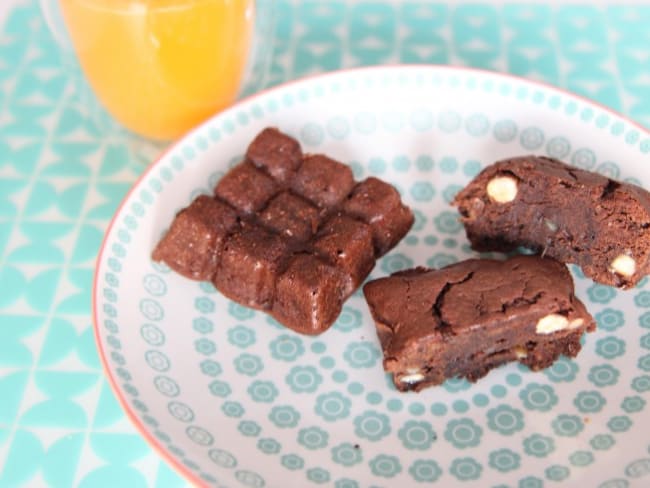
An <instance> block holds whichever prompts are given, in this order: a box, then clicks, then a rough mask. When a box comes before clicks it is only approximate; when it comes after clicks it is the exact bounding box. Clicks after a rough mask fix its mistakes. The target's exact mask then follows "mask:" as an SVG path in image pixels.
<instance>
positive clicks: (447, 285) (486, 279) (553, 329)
mask: <svg viewBox="0 0 650 488" xmlns="http://www.w3.org/2000/svg"><path fill="white" fill-rule="evenodd" d="M363 291H364V294H365V297H366V300H367V302H368V305H369V307H370V311H371V313H372V316H373V318H374V320H375V324H376V328H377V335H378V337H379V341H380V343H381V346H382V349H383V353H384V362H383V364H384V369H385V370H386V371H387V372H389V373H392V377H393V382H394V383H395V386H396V387H397V389H398V390H400V391H407V390H415V391H419V390H421V389H422V388H425V387H427V386H432V385H438V384H440V383H442V382H443V381H445V380H446V379H448V378H455V377H464V378H467V379H468V380H469V381H472V382H474V381H476V380H477V379H479V378H481V377H482V376H484V375H486V374H487V373H488V372H489V371H490V370H491V369H492V368H495V367H497V366H499V365H501V364H504V363H506V362H509V361H519V362H520V363H523V364H525V365H527V366H528V367H529V368H530V369H532V370H539V369H542V368H546V367H548V366H550V365H551V364H552V363H553V362H554V361H555V360H556V359H557V358H558V357H559V356H560V355H561V354H563V355H566V356H570V357H574V356H576V354H578V352H579V351H580V338H581V336H582V334H583V333H584V332H585V331H592V330H594V329H595V323H594V320H593V319H592V317H591V315H589V313H588V312H587V310H586V309H585V307H584V305H583V304H582V303H581V302H580V301H579V300H578V299H577V298H576V297H575V295H574V290H573V280H572V278H571V275H570V273H569V271H568V270H567V268H566V266H565V265H563V264H561V263H559V262H557V261H555V260H553V259H550V258H541V257H538V256H516V257H513V258H510V259H508V260H506V261H497V260H490V259H469V260H467V261H463V262H460V263H456V264H452V265H450V266H448V267H445V268H442V269H439V270H430V269H425V268H415V269H411V270H407V271H402V272H398V273H395V274H393V275H391V276H389V277H386V278H380V279H378V280H374V281H370V282H368V283H366V284H365V286H364V288H363Z"/></svg>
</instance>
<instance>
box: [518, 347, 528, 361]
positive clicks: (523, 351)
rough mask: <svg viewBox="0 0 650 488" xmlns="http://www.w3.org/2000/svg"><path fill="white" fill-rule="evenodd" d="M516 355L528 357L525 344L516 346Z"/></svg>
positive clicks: (519, 357)
mask: <svg viewBox="0 0 650 488" xmlns="http://www.w3.org/2000/svg"><path fill="white" fill-rule="evenodd" d="M515 357H516V358H517V359H526V358H527V357H528V350H527V349H526V348H525V347H523V346H516V347H515Z"/></svg>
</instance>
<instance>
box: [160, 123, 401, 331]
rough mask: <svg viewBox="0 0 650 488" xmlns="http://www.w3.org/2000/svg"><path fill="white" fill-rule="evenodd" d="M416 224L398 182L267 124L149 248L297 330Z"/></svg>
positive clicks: (334, 311) (338, 299)
mask: <svg viewBox="0 0 650 488" xmlns="http://www.w3.org/2000/svg"><path fill="white" fill-rule="evenodd" d="M412 224H413V213H412V212H411V210H410V209H409V208H408V207H406V206H405V205H404V204H403V203H402V200H401V198H400V196H399V193H398V192H397V190H396V189H395V188H394V187H393V186H391V185H389V184H388V183H385V182H383V181H381V180H379V179H377V178H368V179H366V180H364V181H361V182H355V180H354V178H353V175H352V171H351V170H350V168H349V166H347V165H345V164H342V163H340V162H338V161H335V160H334V159H331V158H329V157H327V156H324V155H321V154H313V155H303V154H302V150H301V148H300V145H299V143H298V141H296V140H295V139H293V138H292V137H290V136H288V135H286V134H283V133H282V132H280V131H278V130H277V129H274V128H267V129H264V130H263V131H262V132H260V133H259V134H258V135H257V137H255V139H254V140H253V141H252V142H251V144H250V145H249V147H248V150H247V152H246V157H245V158H244V160H243V161H242V162H241V163H240V164H238V165H236V166H235V167H234V168H232V169H231V170H230V171H228V173H226V174H225V175H224V176H223V178H221V180H219V182H218V183H217V185H216V187H215V189H214V195H213V196H207V195H201V196H199V197H197V198H196V199H195V200H194V201H193V202H192V203H191V204H190V205H189V206H188V207H187V208H185V209H183V210H182V211H180V212H179V213H178V214H177V216H176V217H175V219H174V221H173V222H172V224H171V226H170V228H169V230H168V232H167V233H166V234H165V235H164V236H163V238H162V239H161V240H160V242H159V243H158V245H157V246H156V248H155V249H154V251H153V254H152V257H153V259H154V260H155V261H163V262H165V263H166V264H167V265H168V266H169V267H170V268H172V269H173V270H175V271H176V272H178V273H180V274H182V275H183V276H186V277H188V278H191V279H195V280H210V281H212V283H213V284H214V285H215V287H216V288H217V289H218V290H219V291H220V292H221V293H223V294H224V295H225V296H227V297H228V298H230V299H232V300H234V301H236V302H238V303H240V304H242V305H246V306H249V307H252V308H256V309H259V310H263V311H265V312H267V313H269V314H271V315H272V316H273V317H275V318H276V319H277V320H278V321H279V322H281V323H282V324H284V325H285V326H287V327H289V328H291V329H293V330H295V331H297V332H301V333H304V334H319V333H321V332H323V331H325V330H326V329H327V328H329V326H330V325H331V324H332V323H333V322H334V321H335V320H336V318H337V317H338V315H339V313H340V311H341V307H342V304H343V302H344V301H345V300H346V299H347V298H348V297H349V296H350V295H351V294H352V293H354V291H355V290H356V289H357V288H358V287H359V285H360V284H361V283H362V282H363V280H364V279H365V278H366V277H367V276H368V274H369V273H370V271H371V270H372V269H373V267H374V265H375V261H376V259H377V258H379V257H380V256H382V255H384V254H385V253H386V252H388V251H389V250H390V249H392V248H393V247H395V246H396V245H397V243H398V242H399V241H400V240H401V239H402V237H404V236H405V235H406V233H407V232H408V231H409V229H410V228H411V226H412Z"/></svg>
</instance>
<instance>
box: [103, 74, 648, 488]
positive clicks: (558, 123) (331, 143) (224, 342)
mask: <svg viewBox="0 0 650 488" xmlns="http://www.w3.org/2000/svg"><path fill="white" fill-rule="evenodd" d="M265 126H277V127H279V128H281V129H282V130H284V131H286V132H288V133H290V134H293V135H294V136H296V137H298V138H299V140H300V142H301V143H302V144H303V148H304V150H305V151H308V152H324V153H327V154H329V155H331V156H333V157H335V158H337V159H339V160H341V161H345V162H347V163H349V164H350V165H351V166H352V168H353V170H354V173H355V176H356V178H357V179H361V178H363V177H366V176H368V175H378V176H379V177H381V178H383V179H385V180H387V181H389V182H391V183H393V184H395V185H396V186H397V187H398V188H399V189H400V191H401V192H402V194H403V197H404V199H405V201H406V203H407V204H408V205H410V206H411V207H412V208H413V209H414V211H415V213H416V216H417V218H416V222H415V225H414V227H413V229H412V231H411V232H410V233H409V235H408V236H407V237H406V238H405V239H404V240H403V241H402V243H401V244H400V245H399V246H398V247H397V248H396V249H395V250H394V251H393V252H391V253H390V254H389V255H387V256H385V257H384V258H383V259H382V260H380V261H379V262H378V264H377V266H376V268H375V269H374V271H373V273H372V275H371V277H375V278H376V277H380V276H385V275H387V274H389V273H391V272H393V271H396V270H399V269H403V268H406V267H411V266H414V265H425V266H431V267H440V266H443V265H446V264H448V263H451V262H453V261H456V260H459V259H464V258H467V257H469V256H472V255H473V253H472V252H471V250H470V249H469V247H468V245H467V241H466V239H465V235H464V232H463V230H462V228H461V226H460V225H459V223H458V220H457V215H456V213H455V211H454V209H452V208H451V207H450V206H449V205H448V202H449V200H450V198H451V197H452V195H454V193H455V192H456V191H457V190H458V189H459V188H460V187H461V186H462V185H464V184H466V183H467V182H468V181H469V180H470V179H471V177H472V176H473V175H475V174H476V173H477V172H478V171H479V170H480V169H481V167H483V166H485V165H487V164H489V163H491V162H493V161H495V160H497V159H501V158H505V157H508V156H514V155H520V154H527V153H537V154H546V155H550V156H554V157H557V158H560V159H562V160H564V161H567V162H570V163H573V164H575V165H577V166H580V167H584V168H589V169H591V170H594V171H598V172H601V173H604V174H607V175H611V176H613V177H615V178H618V179H622V180H626V181H632V182H635V183H639V184H641V185H643V186H645V187H647V188H650V172H649V171H648V168H649V167H650V134H648V132H647V131H644V130H643V129H642V128H640V127H638V126H635V125H634V124H632V123H631V122H629V121H626V120H624V119H622V118H621V117H620V116H618V115H616V114H614V113H612V112H610V111H608V110H606V109H604V108H602V107H599V106H596V105H595V104H593V103H591V102H589V101H587V100H584V99H580V98H578V97H575V96H572V95H570V94H567V93H565V92H562V91H559V90H556V89H554V88H551V87H548V86H543V85H540V84H536V83H531V82H527V81H524V80H521V79H517V78H513V77H508V76H504V75H498V74H493V73H486V72H480V71H474V70H467V69H455V68H446V67H387V68H372V69H361V70H354V71H348V72H340V73H333V74H328V75H325V76H320V77H316V78H311V79H307V80H304V81H298V82H295V83H292V84H289V85H286V86H282V87H279V88H276V89H273V90H271V91H269V92H266V93H263V94H261V95H259V96H256V97H254V98H251V99H249V100H246V101H243V102H242V103H239V104H237V105H236V106H235V107H233V108H232V109H230V110H228V111H226V112H224V113H221V114H219V115H217V116H216V117H214V118H213V119H212V120H210V121H209V122H207V123H205V124H204V125H202V126H201V127H199V128H198V129H196V130H195V131H193V132H192V133H190V134H189V135H188V136H187V137H185V138H184V139H183V140H182V141H181V142H179V143H178V144H177V145H175V146H174V147H173V148H172V149H171V150H169V151H168V152H167V153H166V154H165V155H164V156H163V157H162V158H161V159H160V160H159V161H157V162H156V163H154V164H153V165H152V166H151V167H150V168H149V169H148V171H147V172H146V174H144V175H143V176H142V178H141V179H140V180H139V181H138V183H137V184H136V185H135V186H134V188H133V190H132V191H131V192H130V194H129V195H128V197H127V198H126V199H125V201H124V203H123V204H122V206H121V208H120V210H119V211H118V212H117V214H116V216H115V219H114V220H113V222H112V224H111V226H110V230H109V231H108V233H107V236H106V240H105V242H104V245H103V247H102V250H101V254H100V257H99V261H98V266H97V274H96V282H95V289H94V301H95V312H94V313H95V325H96V332H97V341H98V345H99V349H100V351H101V354H102V357H103V361H104V364H105V367H106V371H107V374H108V376H109V378H110V380H111V382H112V384H113V387H114V388H115V391H116V394H117V396H118V397H119V399H120V401H121V403H122V405H123V407H124V408H125V410H126V411H127V413H128V415H129V417H130V418H131V419H132V420H133V421H134V422H135V424H136V426H137V427H138V428H139V429H140V431H141V432H142V433H143V435H144V436H145V437H146V438H147V439H148V440H149V441H150V442H151V443H152V444H153V445H154V447H156V448H157V449H158V450H159V451H160V452H161V453H162V454H163V455H164V457H165V458H166V459H167V460H169V461H170V462H171V463H172V464H173V465H174V466H175V467H177V468H178V469H179V470H180V471H181V472H182V473H183V474H184V475H186V476H187V477H188V478H189V479H191V480H192V481H194V482H196V483H204V484H213V485H217V486H242V485H244V486H252V487H262V486H268V487H288V486H298V487H306V486H312V485H325V486H336V487H337V488H348V487H356V486H358V487H365V486H371V485H372V486H414V485H418V484H422V483H427V482H428V483H431V482H435V483H437V484H438V485H440V486H453V485H455V484H464V485H467V484H468V483H467V482H468V481H469V482H470V483H469V484H472V483H471V482H472V481H474V482H476V483H477V485H473V486H492V485H497V484H505V485H506V486H519V487H527V488H534V487H541V486H549V485H554V484H555V483H554V482H556V481H564V482H565V483H566V484H568V485H580V486H584V487H587V486H588V487H592V486H593V487H595V486H602V487H615V486H616V487H624V486H648V484H650V477H649V476H647V475H648V473H650V452H649V449H650V429H649V428H648V422H647V421H648V411H649V408H648V406H647V403H648V400H649V399H650V394H649V393H648V392H649V391H650V287H647V286H644V284H645V281H644V283H642V285H641V286H639V287H637V288H636V289H633V290H631V291H627V292H624V291H618V290H615V289H613V288H609V287H605V286H601V285H595V284H593V283H592V282H590V281H589V280H586V279H584V278H583V277H582V276H580V274H579V272H577V271H576V270H575V269H574V270H573V271H574V275H575V276H576V285H577V294H578V296H579V297H580V298H581V299H582V300H583V301H585V303H586V304H587V306H588V308H589V310H590V311H591V313H592V314H593V315H594V316H595V317H596V319H597V321H598V324H599V330H598V332H596V333H594V334H590V335H589V336H588V337H587V338H586V341H585V345H584V348H583V351H582V352H581V353H580V355H579V356H578V358H577V359H576V360H573V361H570V360H566V359H561V360H560V361H558V362H557V363H556V364H555V365H554V366H553V367H552V368H550V369H548V370H546V371H544V372H540V373H531V372H529V371H527V370H526V368H523V367H520V366H518V365H516V364H512V365H508V366H506V367H502V368H500V369H498V370H495V371H493V372H491V373H490V374H489V375H488V376H487V377H485V378H484V379H482V380H481V381H479V382H478V383H477V384H473V385H471V384H469V383H467V382H466V381H449V382H447V383H446V384H445V385H444V386H441V387H438V388H430V389H427V390H425V391H422V392H421V393H419V394H415V393H410V394H401V393H399V392H397V391H395V389H394V388H393V387H392V385H391V383H390V381H389V380H388V379H387V377H386V375H385V374H384V372H383V370H382V367H381V352H380V349H379V347H378V342H377V339H376V336H375V330H374V325H373V322H372V320H371V318H370V315H369V313H368V310H367V308H366V305H365V302H364V301H363V299H362V297H361V294H360V293H357V294H356V295H355V296H353V297H352V298H351V299H350V300H348V302H347V303H346V305H345V308H344V310H343V313H342V314H341V316H340V318H339V319H338V321H337V322H336V324H335V325H334V326H333V327H332V328H331V329H330V330H329V331H328V332H326V333H325V334H323V335H321V336H319V337H304V336H300V335H297V334H295V333H293V332H291V331H290V330H287V329H285V328H283V327H281V326H279V325H277V324H276V323H273V322H272V321H270V320H269V319H268V318H267V316H265V315H264V314H262V313H260V312H254V311H252V310H249V309H246V308H243V307H241V306H238V305H236V304H235V303H232V302H230V301H228V300H227V299H225V298H224V297H223V296H221V295H220V294H219V293H218V292H216V291H215V290H214V289H213V288H212V286H210V285H206V284H198V283H195V282H191V281H188V280H186V279H184V278H182V277H180V276H178V275H176V274H174V273H172V272H169V270H168V269H164V268H163V267H160V266H158V265H156V264H154V263H152V262H151V261H150V259H149V256H150V253H151V250H152V248H153V246H154V245H155V243H156V242H157V240H158V238H159V237H160V236H161V233H162V232H163V231H164V230H165V228H166V227H167V226H168V225H169V223H170V222H171V220H172V218H173V216H174V214H175V212H177V211H178V210H179V209H180V208H182V207H183V206H185V205H187V204H188V203H189V202H190V201H191V200H192V198H193V197H195V196H196V195H197V194H199V193H201V192H206V193H209V192H210V189H211V188H212V187H213V186H214V184H215V182H216V181H217V180H218V179H219V178H220V176H221V175H222V174H223V173H224V172H225V171H226V170H227V168H228V167H229V165H231V164H233V163H236V162H238V161H239V160H240V157H241V155H242V153H243V151H244V150H245V148H246V146H247V144H248V142H249V141H250V140H251V139H252V138H253V136H254V135H255V134H256V133H257V132H258V131H259V130H260V129H262V128H263V127H265ZM463 482H464V483H463Z"/></svg>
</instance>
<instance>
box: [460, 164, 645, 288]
mask: <svg viewBox="0 0 650 488" xmlns="http://www.w3.org/2000/svg"><path fill="white" fill-rule="evenodd" d="M499 176H504V177H508V178H512V179H513V180H514V181H515V182H516V188H517V192H516V196H515V198H514V199H513V200H512V201H508V202H501V203H499V202H498V201H495V200H494V199H493V198H491V197H490V195H489V194H488V190H487V188H488V184H489V182H490V181H492V180H493V178H495V177H499ZM453 205H455V206H456V207H458V210H459V211H460V213H461V216H462V221H463V224H464V225H465V230H466V233H467V237H468V238H469V240H470V241H471V243H472V247H473V248H474V249H476V250H478V251H502V252H507V251H510V250H512V249H515V248H516V247H519V246H525V247H528V248H530V249H532V250H534V251H537V252H539V253H542V254H543V255H545V256H550V257H553V258H555V259H557V260H559V261H562V262H564V263H575V264H577V265H579V266H580V267H581V268H582V270H583V272H584V273H585V275H586V276H588V277H589V278H591V279H593V280H594V281H597V282H599V283H603V284H607V285H613V286H618V287H622V288H629V287H632V286H634V285H635V284H636V283H638V281H639V280H640V279H641V278H642V277H643V276H645V275H646V274H648V273H650V193H648V192H647V191H645V190H643V189H642V188H639V187H637V186H634V185H631V184H628V183H623V182H618V181H614V180H612V179H610V178H607V177H605V176H602V175H600V174H597V173H592V172H589V171H585V170H581V169H579V168H574V167H572V166H569V165H567V164H564V163H562V162H560V161H557V160H554V159H550V158H546V157H536V156H524V157H519V158H514V159H508V160H504V161H500V162H497V163H495V164H493V165H491V166H489V167H487V168H485V169H484V170H483V171H482V172H481V173H480V174H479V175H478V176H477V177H476V178H474V179H473V180H472V181H471V182H470V183H469V184H468V185H467V186H466V187H465V188H464V189H463V190H462V191H460V192H459V193H458V195H457V196H456V198H455V199H454V202H453ZM617 259H618V261H617ZM617 263H619V264H621V265H623V267H619V265H617Z"/></svg>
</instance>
